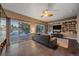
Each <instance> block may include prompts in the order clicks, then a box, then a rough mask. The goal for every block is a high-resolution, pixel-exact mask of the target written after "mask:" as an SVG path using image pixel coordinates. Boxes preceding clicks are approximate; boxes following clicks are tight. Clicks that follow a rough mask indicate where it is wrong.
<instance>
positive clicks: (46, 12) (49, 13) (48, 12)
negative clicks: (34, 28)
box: [41, 9, 53, 17]
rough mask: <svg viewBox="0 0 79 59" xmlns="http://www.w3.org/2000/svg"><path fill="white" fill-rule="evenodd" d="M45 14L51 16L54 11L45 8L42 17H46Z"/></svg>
mask: <svg viewBox="0 0 79 59" xmlns="http://www.w3.org/2000/svg"><path fill="white" fill-rule="evenodd" d="M44 16H48V17H51V16H53V13H52V12H51V11H49V10H48V9H45V10H44V11H43V12H42V15H41V17H44Z"/></svg>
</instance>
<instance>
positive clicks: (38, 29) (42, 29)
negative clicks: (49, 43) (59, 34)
mask: <svg viewBox="0 0 79 59" xmlns="http://www.w3.org/2000/svg"><path fill="white" fill-rule="evenodd" d="M36 32H37V33H44V32H45V25H43V24H38V25H37V26H36Z"/></svg>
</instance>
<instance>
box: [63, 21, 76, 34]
mask: <svg viewBox="0 0 79 59" xmlns="http://www.w3.org/2000/svg"><path fill="white" fill-rule="evenodd" d="M76 24H77V22H76V21H68V22H63V23H62V31H63V32H65V31H72V32H73V33H76Z"/></svg>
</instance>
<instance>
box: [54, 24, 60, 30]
mask: <svg viewBox="0 0 79 59" xmlns="http://www.w3.org/2000/svg"><path fill="white" fill-rule="evenodd" d="M60 29H61V25H54V26H53V30H60Z"/></svg>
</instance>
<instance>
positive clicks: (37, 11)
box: [2, 3, 79, 21]
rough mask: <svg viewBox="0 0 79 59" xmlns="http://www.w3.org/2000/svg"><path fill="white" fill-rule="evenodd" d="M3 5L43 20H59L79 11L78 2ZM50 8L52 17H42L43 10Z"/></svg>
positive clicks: (74, 14)
mask: <svg viewBox="0 0 79 59" xmlns="http://www.w3.org/2000/svg"><path fill="white" fill-rule="evenodd" d="M2 6H3V7H4V8H6V9H8V10H12V11H14V12H17V13H19V14H22V15H26V16H30V17H32V18H36V19H38V20H42V21H53V20H59V19H63V18H67V17H71V16H76V15H77V13H78V6H79V4H78V3H49V4H48V3H5V4H4V3H3V4H2ZM47 8H49V9H50V10H51V12H52V13H53V14H54V16H52V17H40V16H41V13H42V11H43V10H45V9H47Z"/></svg>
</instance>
